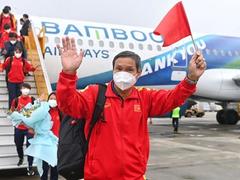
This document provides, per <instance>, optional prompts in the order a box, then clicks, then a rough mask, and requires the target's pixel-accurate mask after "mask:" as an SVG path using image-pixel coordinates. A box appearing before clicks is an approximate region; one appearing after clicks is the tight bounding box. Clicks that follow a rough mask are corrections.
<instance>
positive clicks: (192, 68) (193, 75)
mask: <svg viewBox="0 0 240 180" xmlns="http://www.w3.org/2000/svg"><path fill="white" fill-rule="evenodd" d="M206 67H207V64H206V62H205V59H204V58H203V55H202V54H201V52H199V51H197V52H196V53H194V55H193V56H192V59H191V60H190V62H189V66H188V78H189V79H191V80H198V79H199V78H200V76H201V75H202V74H203V73H204V71H205V69H206Z"/></svg>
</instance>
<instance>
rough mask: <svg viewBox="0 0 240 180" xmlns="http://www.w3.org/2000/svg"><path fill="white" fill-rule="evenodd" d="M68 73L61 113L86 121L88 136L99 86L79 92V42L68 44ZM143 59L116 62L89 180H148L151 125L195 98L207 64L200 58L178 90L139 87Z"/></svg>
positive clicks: (91, 152) (92, 146) (124, 55)
mask: <svg viewBox="0 0 240 180" xmlns="http://www.w3.org/2000/svg"><path fill="white" fill-rule="evenodd" d="M59 50H60V53H61V61H62V67H63V69H62V72H61V73H60V76H59V80H58V85H57V101H58V107H59V108H60V110H61V111H62V112H63V113H66V114H69V115H71V116H73V117H74V118H84V119H86V126H85V135H86V134H87V133H88V130H89V124H90V121H91V118H92V114H93V111H94V107H95V102H96V97H97V92H98V86H97V85H91V86H88V87H87V88H86V89H85V90H83V91H82V92H79V91H77V90H76V81H77V76H76V71H77V69H78V68H79V67H80V65H81V63H82V59H83V52H82V51H80V54H78V53H77V50H76V44H75V40H74V39H71V40H70V39H69V38H68V37H67V38H63V47H62V48H60V47H59ZM140 64H141V60H140V57H139V56H138V55H137V54H135V53H133V52H130V51H124V52H121V53H119V54H118V55H117V56H115V58H114V59H113V81H111V82H110V83H109V84H108V86H107V91H106V94H105V96H106V103H105V106H104V111H103V115H104V118H103V119H102V120H100V121H98V122H97V124H96V125H95V127H94V129H93V132H92V135H91V140H90V142H89V148H88V152H87V155H86V161H85V167H84V179H85V180H103V179H114V180H123V179H124V180H143V175H144V174H145V171H146V166H147V161H148V156H149V135H148V127H147V119H148V117H149V116H157V115H161V114H164V113H166V112H170V111H171V110H172V109H173V108H175V107H177V106H180V105H181V104H183V103H184V101H185V100H186V99H187V98H188V97H189V96H190V95H192V94H193V93H194V91H195V89H196V82H197V80H198V79H199V77H200V76H201V75H202V74H203V72H204V70H205V67H206V63H205V61H204V58H203V56H202V54H201V53H200V52H196V53H195V54H194V55H193V57H192V59H191V61H190V62H189V68H188V75H187V77H186V78H185V79H184V80H183V81H181V82H180V83H179V84H178V85H177V86H176V87H175V88H174V89H173V90H168V91H167V90H150V89H145V88H140V89H138V88H136V87H135V86H134V85H135V83H136V81H137V79H138V78H139V77H140V75H141V65H140Z"/></svg>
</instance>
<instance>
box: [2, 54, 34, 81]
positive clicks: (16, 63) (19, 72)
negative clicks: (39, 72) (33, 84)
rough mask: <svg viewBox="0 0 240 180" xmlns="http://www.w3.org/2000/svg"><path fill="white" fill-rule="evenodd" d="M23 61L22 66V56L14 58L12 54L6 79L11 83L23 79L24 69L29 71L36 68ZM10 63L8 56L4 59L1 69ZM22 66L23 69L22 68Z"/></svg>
mask: <svg viewBox="0 0 240 180" xmlns="http://www.w3.org/2000/svg"><path fill="white" fill-rule="evenodd" d="M24 61H25V65H24V67H23V60H22V58H16V57H15V56H13V61H12V65H11V69H10V71H9V73H8V81H9V82H11V83H23V81H24V78H25V76H24V71H25V72H29V71H35V70H36V68H34V67H32V65H31V64H29V63H28V62H27V60H24ZM9 64H10V57H9V58H7V59H6V60H5V62H4V63H3V69H6V68H7V67H8V66H9ZM23 68H24V70H23Z"/></svg>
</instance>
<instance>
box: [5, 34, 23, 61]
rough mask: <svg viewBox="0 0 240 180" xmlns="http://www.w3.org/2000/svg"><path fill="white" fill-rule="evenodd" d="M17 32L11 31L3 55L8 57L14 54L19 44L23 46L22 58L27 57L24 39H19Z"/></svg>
mask: <svg viewBox="0 0 240 180" xmlns="http://www.w3.org/2000/svg"><path fill="white" fill-rule="evenodd" d="M19 39H20V38H19V37H18V35H17V33H15V32H10V33H9V41H7V42H5V43H4V50H3V55H4V56H5V59H7V58H8V57H11V56H14V48H15V47H16V46H19V47H21V48H22V58H24V59H27V51H26V49H25V47H24V44H23V42H22V41H20V40H19Z"/></svg>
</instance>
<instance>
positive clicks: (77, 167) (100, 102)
mask: <svg viewBox="0 0 240 180" xmlns="http://www.w3.org/2000/svg"><path fill="white" fill-rule="evenodd" d="M98 87H99V89H98V96H97V100H96V104H95V108H94V112H93V116H92V120H91V122H90V128H89V132H88V135H87V138H86V137H85V135H84V126H85V120H84V119H74V118H72V117H71V116H68V115H66V116H65V117H64V118H63V120H62V122H61V126H60V132H59V142H58V152H57V157H58V164H57V169H58V173H59V174H60V175H61V176H63V177H65V178H66V179H68V180H77V179H82V178H83V176H84V162H85V155H86V153H87V150H88V142H89V140H90V136H91V133H92V130H93V127H94V125H95V124H96V123H97V121H98V119H99V117H100V115H101V113H102V111H103V109H104V104H105V101H106V97H105V92H106V89H107V88H106V85H102V84H99V85H98Z"/></svg>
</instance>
